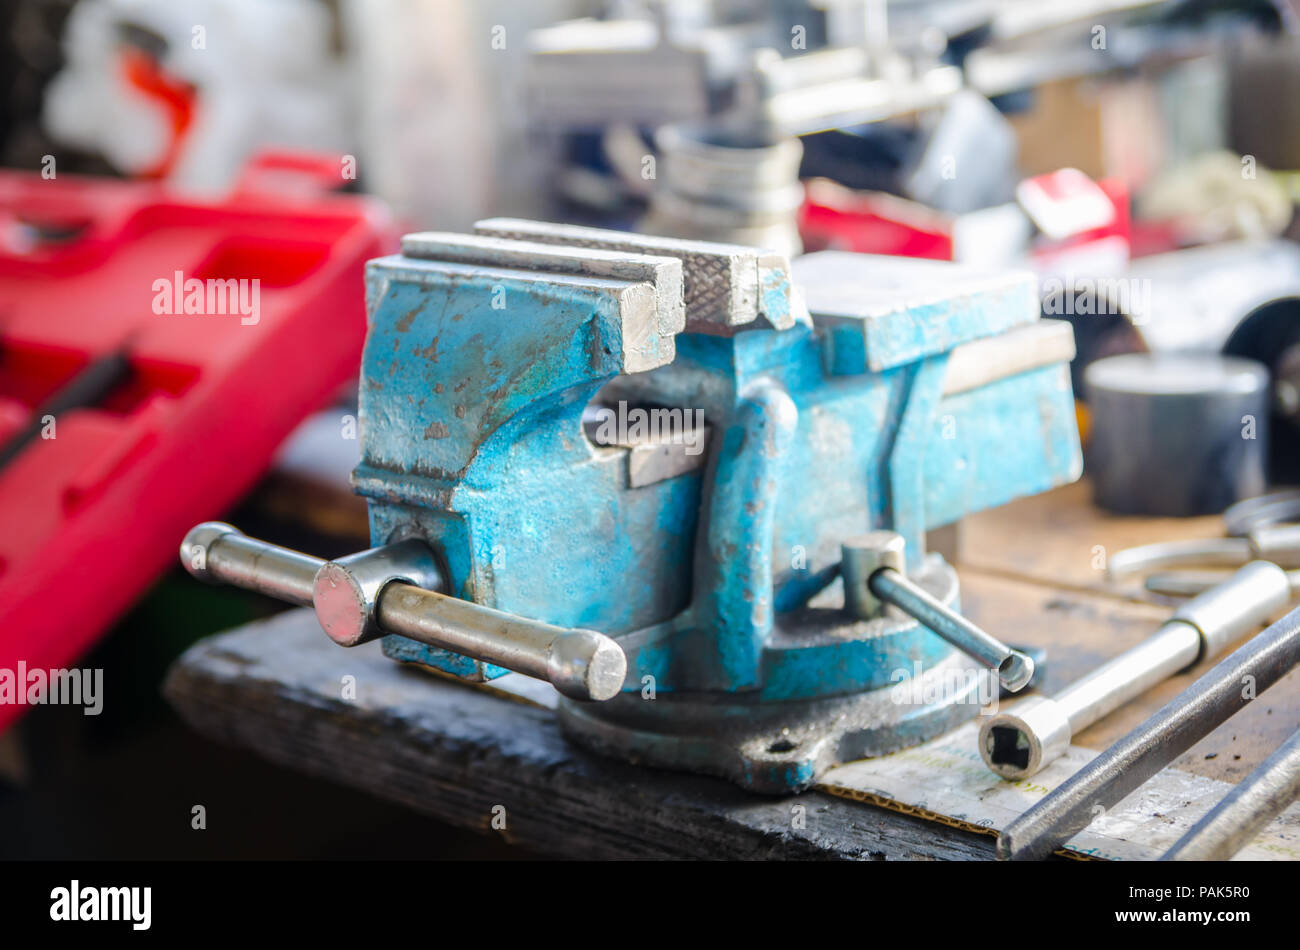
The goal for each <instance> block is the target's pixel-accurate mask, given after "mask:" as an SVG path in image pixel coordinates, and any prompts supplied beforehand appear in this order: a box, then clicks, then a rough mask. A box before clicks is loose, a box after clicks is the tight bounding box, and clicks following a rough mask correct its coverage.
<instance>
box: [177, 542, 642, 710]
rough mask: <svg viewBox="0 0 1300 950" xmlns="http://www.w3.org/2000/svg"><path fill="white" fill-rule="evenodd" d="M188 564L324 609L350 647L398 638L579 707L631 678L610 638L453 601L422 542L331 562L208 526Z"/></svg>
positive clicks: (189, 547) (220, 580) (215, 577)
mask: <svg viewBox="0 0 1300 950" xmlns="http://www.w3.org/2000/svg"><path fill="white" fill-rule="evenodd" d="M180 554H181V563H182V564H184V565H185V569H186V570H187V571H189V572H190V574H192V575H194V576H195V577H196V578H198V579H199V580H201V581H205V582H207V583H211V584H231V585H233V586H235V587H243V588H246V589H248V590H253V591H257V592H259V593H262V594H267V595H269V596H271V597H276V598H278V599H280V600H285V601H288V602H289V603H292V604H299V605H301V606H304V607H313V608H315V610H316V619H317V620H319V621H320V625H321V628H322V629H323V630H324V631H325V633H326V634H327V635H328V636H329V638H330V639H331V640H333V641H334V642H335V643H337V644H339V645H340V646H347V647H351V646H356V645H358V644H360V643H366V642H368V641H370V640H374V639H376V638H378V637H381V636H384V635H386V634H398V635H400V636H404V637H409V638H410V639H412V640H418V641H419V642H421V643H425V644H428V645H429V646H432V647H439V648H441V649H444V650H452V651H454V652H456V653H460V654H462V655H464V656H468V657H472V658H473V659H476V660H482V661H484V662H487V663H492V664H495V665H497V666H501V667H504V668H506V669H508V670H514V671H515V672H517V673H523V674H525V675H527V676H532V677H535V678H537V679H541V680H546V681H547V682H549V683H551V684H552V685H553V686H554V687H555V688H556V689H557V690H559V691H560V692H561V693H563V694H564V695H565V696H568V697H570V698H572V699H578V700H596V701H603V700H607V699H612V698H613V697H614V696H616V695H617V694H618V693H619V692H620V691H621V690H622V688H623V680H624V679H625V677H626V676H627V657H626V655H625V654H624V653H623V650H622V648H621V647H620V646H619V645H618V644H617V643H616V642H615V641H614V640H613V639H612V638H610V637H607V636H605V635H604V634H601V633H596V632H595V631H593V630H574V629H569V628H565V627H556V626H552V625H551V624H547V623H541V622H540V621H537V620H530V619H528V618H526V617H519V616H516V615H514V614H510V613H506V612H504V611H500V610H495V609H493V608H491V607H484V606H482V605H481V604H475V603H472V602H470V601H467V600H461V599H459V598H457V597H450V596H448V595H447V594H445V593H443V592H442V591H441V590H439V589H438V588H442V587H444V586H445V583H446V582H445V579H444V577H443V574H442V572H441V571H440V570H439V569H438V566H437V563H436V561H435V559H434V557H433V552H432V551H431V550H430V548H429V547H428V545H426V544H425V543H424V542H423V541H421V540H418V539H408V540H405V541H398V542H397V543H395V544H389V545H385V546H384V547H379V548H373V549H371V550H369V551H362V552H360V553H358V554H353V555H349V556H348V557H344V558H338V559H336V560H332V561H326V560H323V559H321V558H318V557H312V556H310V555H307V554H301V553H299V552H297V551H292V550H290V549H288V548H282V547H279V546H277V545H274V544H268V543H266V542H265V541H259V540H257V539H255V538H250V537H248V536H247V535H245V534H244V533H243V532H241V531H240V530H239V529H238V528H235V527H233V526H231V525H228V524H225V523H223V522H219V521H205V522H203V523H202V524H200V525H196V526H195V527H194V528H192V529H191V530H190V532H189V533H188V534H187V535H186V536H185V540H184V541H183V542H182V543H181V551H180Z"/></svg>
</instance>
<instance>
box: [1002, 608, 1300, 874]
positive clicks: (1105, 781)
mask: <svg viewBox="0 0 1300 950" xmlns="http://www.w3.org/2000/svg"><path fill="white" fill-rule="evenodd" d="M1297 663H1300V609H1297V610H1293V611H1291V612H1290V613H1289V614H1287V615H1286V616H1285V617H1283V618H1282V619H1281V620H1279V621H1277V622H1276V623H1274V624H1273V625H1272V626H1270V627H1269V628H1268V629H1267V630H1265V631H1264V632H1263V633H1261V634H1259V635H1258V636H1256V637H1255V638H1253V639H1252V640H1251V641H1250V642H1249V643H1247V644H1246V645H1245V646H1243V647H1241V648H1240V649H1238V650H1236V651H1235V652H1233V653H1231V654H1229V655H1228V656H1226V657H1224V659H1223V660H1221V661H1220V662H1219V663H1218V664H1217V665H1216V666H1215V667H1214V668H1213V669H1211V670H1210V671H1209V672H1208V673H1206V674H1205V675H1204V676H1202V677H1201V678H1200V679H1198V680H1197V681H1196V682H1195V683H1193V684H1192V685H1191V686H1190V687H1188V688H1187V689H1186V690H1184V691H1183V692H1182V693H1180V694H1179V695H1178V696H1176V697H1174V699H1172V700H1171V701H1170V702H1168V703H1166V704H1165V705H1164V706H1162V707H1161V708H1160V709H1159V710H1157V711H1156V713H1155V714H1154V715H1152V716H1151V717H1150V718H1149V719H1147V720H1146V722H1144V723H1142V724H1141V725H1140V726H1138V727H1137V728H1136V729H1134V730H1133V731H1132V732H1130V733H1129V734H1128V735H1126V736H1125V737H1124V738H1122V739H1120V740H1119V741H1118V742H1116V743H1115V744H1114V745H1113V746H1111V747H1110V748H1109V749H1107V750H1106V751H1105V752H1103V753H1102V754H1101V755H1099V756H1097V757H1096V758H1095V759H1093V760H1092V761H1091V762H1089V763H1088V764H1087V765H1085V766H1084V767H1083V768H1081V769H1080V770H1079V771H1078V772H1076V773H1075V774H1074V775H1072V776H1070V778H1068V779H1067V780H1066V781H1065V782H1064V783H1063V784H1062V785H1060V786H1059V787H1057V789H1056V790H1055V791H1054V792H1052V793H1051V794H1050V795H1048V796H1047V797H1046V798H1044V799H1042V800H1041V801H1040V802H1038V804H1036V805H1034V806H1033V807H1032V808H1030V809H1029V810H1028V811H1027V812H1025V813H1024V814H1023V815H1021V816H1020V817H1019V818H1017V819H1016V820H1015V821H1013V822H1011V824H1009V825H1007V827H1006V828H1004V829H1003V830H1002V833H1001V834H1000V835H998V846H997V852H998V857H999V858H1004V859H1005V858H1010V859H1013V860H1032V859H1037V858H1044V857H1046V856H1047V855H1049V854H1051V853H1052V852H1053V851H1055V850H1056V849H1057V848H1059V847H1060V846H1061V845H1063V844H1064V843H1065V842H1066V841H1068V840H1069V839H1070V838H1072V837H1074V836H1075V835H1076V834H1078V833H1079V832H1080V831H1082V830H1083V829H1084V828H1086V827H1087V826H1088V825H1089V824H1090V823H1091V822H1092V820H1093V819H1094V818H1096V817H1097V816H1098V815H1099V814H1101V813H1102V812H1103V811H1104V810H1105V809H1107V808H1110V807H1111V806H1112V805H1114V804H1115V803H1116V802H1118V801H1120V800H1121V799H1122V798H1124V797H1125V796H1126V795H1128V794H1129V793H1130V792H1132V791H1133V790H1134V789H1135V788H1137V787H1138V786H1140V785H1141V784H1142V783H1144V782H1145V781H1146V780H1147V779H1149V778H1150V777H1151V776H1152V775H1154V774H1155V773H1156V772H1158V771H1160V770H1161V769H1162V768H1164V767H1165V766H1166V765H1168V764H1169V763H1170V762H1172V761H1173V760H1174V759H1175V758H1177V757H1178V756H1179V755H1181V754H1182V753H1183V752H1185V751H1187V749H1189V748H1191V746H1193V745H1194V744H1195V743H1197V742H1198V741H1200V740H1201V739H1202V738H1204V737H1205V736H1206V735H1208V734H1209V733H1210V732H1212V731H1213V730H1214V729H1215V728H1216V727H1217V726H1219V725H1220V724H1222V723H1223V722H1225V721H1226V720H1227V719H1229V718H1230V717H1231V716H1232V715H1234V714H1235V713H1236V712H1238V711H1239V710H1240V709H1242V708H1243V707H1244V706H1246V704H1247V703H1249V702H1250V701H1251V700H1252V699H1254V697H1255V696H1257V695H1258V694H1260V693H1262V692H1263V691H1264V690H1266V689H1268V688H1269V687H1270V686H1272V685H1273V684H1274V683H1276V682H1277V681H1278V680H1279V679H1281V678H1282V677H1283V676H1285V675H1286V674H1287V672H1288V671H1289V670H1290V669H1291V668H1292V667H1294V666H1295V665H1296V664H1297Z"/></svg>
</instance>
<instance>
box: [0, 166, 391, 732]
mask: <svg viewBox="0 0 1300 950" xmlns="http://www.w3.org/2000/svg"><path fill="white" fill-rule="evenodd" d="M340 167H341V166H340V164H339V163H338V160H337V159H336V158H330V157H320V158H318V157H312V156H299V155H287V154H279V155H273V156H263V157H262V158H260V159H258V160H256V161H255V162H253V163H252V164H251V165H250V167H249V168H248V170H247V172H246V174H245V176H244V178H243V179H242V180H241V183H240V185H239V186H238V187H237V188H236V189H235V190H234V191H233V192H232V193H231V194H230V195H229V196H227V197H226V198H224V199H222V200H216V201H211V202H204V201H195V200H190V199H187V198H181V197H179V196H176V195H173V194H170V193H169V192H168V191H167V190H166V188H165V187H164V186H162V185H159V184H156V183H140V182H119V181H111V180H104V181H99V180H88V179H80V180H78V179H72V178H65V177H63V176H59V177H58V178H56V179H52V180H46V179H43V178H42V177H41V176H40V175H38V174H30V173H21V172H0V445H2V444H4V443H7V442H10V441H11V440H12V438H13V436H14V435H15V434H16V433H18V432H19V430H21V429H22V428H23V427H24V425H26V424H27V423H28V421H29V420H30V419H31V418H32V414H33V411H34V409H35V408H36V407H38V406H41V405H43V404H45V403H46V401H47V400H48V399H49V398H50V397H51V395H52V394H54V393H56V392H57V391H59V390H60V389H61V388H62V387H66V385H67V383H68V382H69V381H70V380H72V379H73V378H74V377H75V376H76V375H77V374H78V373H80V372H81V371H82V370H83V369H84V368H85V367H87V366H89V365H90V364H91V363H92V362H94V361H97V360H102V359H103V358H104V357H106V356H111V355H112V354H115V353H121V352H124V353H125V355H126V357H127V367H128V369H127V371H126V374H125V376H124V377H123V378H122V379H121V381H120V382H119V383H118V384H117V385H115V386H114V387H113V388H112V389H111V390H108V391H106V393H105V394H104V395H103V397H102V399H99V400H97V401H96V402H95V403H94V404H93V405H88V406H86V407H84V408H77V409H70V410H68V411H66V412H62V413H60V414H58V415H57V416H55V417H54V422H53V426H52V427H49V426H45V427H43V431H42V433H41V435H40V436H38V437H35V438H32V439H31V440H30V441H29V442H28V443H27V444H26V446H25V448H23V449H22V450H21V452H20V453H19V454H17V455H16V456H15V457H14V458H13V459H12V460H11V461H9V463H8V464H6V465H5V466H4V467H3V468H2V469H0V669H8V670H15V669H17V664H18V663H19V662H20V661H21V662H22V663H24V664H25V665H26V668H27V669H29V670H31V669H46V670H48V669H56V668H61V667H64V666H67V665H69V664H72V663H73V662H74V661H75V660H76V658H77V657H78V655H79V654H80V653H81V652H82V651H83V650H84V649H85V648H86V647H87V646H89V645H90V644H91V643H92V642H93V641H94V640H95V638H96V637H97V636H98V635H99V634H100V633H102V632H103V631H104V630H105V628H106V627H107V626H108V625H109V624H110V623H111V622H112V620H113V619H114V618H115V617H116V616H117V615H118V614H120V613H121V612H122V611H123V610H124V609H125V608H127V607H128V606H130V604H131V603H132V602H133V601H134V600H135V598H137V597H138V596H139V595H140V594H141V593H142V592H143V591H144V590H145V589H146V588H147V586H148V585H149V583H150V582H151V581H152V580H153V579H154V578H155V577H156V576H157V575H158V573H159V572H160V571H162V570H163V569H165V568H166V567H167V566H168V565H169V564H170V563H172V562H173V561H174V560H175V558H176V552H177V546H178V544H179V543H180V539H181V538H182V536H183V535H184V534H185V531H186V530H187V529H188V528H190V527H191V526H192V525H193V524H195V523H196V522H198V521H202V520H204V519H206V518H211V517H215V516H218V515H220V514H221V513H222V512H223V511H224V510H226V509H227V508H228V507H229V506H230V505H231V504H232V503H233V502H235V501H236V500H237V499H238V498H239V497H240V495H241V494H243V493H244V492H246V491H247V490H248V489H249V487H250V486H251V485H252V484H253V483H254V481H255V480H256V479H257V477H258V475H259V474H260V473H261V472H262V471H263V470H264V469H265V468H266V466H267V465H268V463H269V461H270V460H271V458H272V455H273V453H274V452H275V450H276V448H277V447H278V446H279V444H280V443H281V441H282V440H283V439H284V437H285V436H286V435H287V434H288V433H289V432H290V431H291V430H292V429H293V427H294V426H295V425H296V424H297V423H298V422H299V421H301V420H302V419H303V417H304V416H306V415H307V414H308V413H309V412H311V411H312V410H314V409H316V408H319V407H320V406H321V405H322V404H323V403H324V402H325V401H326V400H328V398H329V397H330V396H331V395H332V394H334V393H335V392H337V390H338V388H339V387H340V386H341V385H342V384H343V383H344V382H346V381H347V379H348V378H350V377H351V376H352V375H353V374H355V373H356V370H357V366H358V363H359V358H360V352H361V345H362V342H363V338H364V335H365V307H364V284H363V273H364V266H365V262H366V260H368V259H369V258H372V257H375V256H377V255H380V254H384V253H388V252H389V251H390V250H391V249H392V248H393V247H395V245H396V237H397V235H396V229H395V227H394V226H393V224H392V222H391V221H390V219H389V217H388V215H387V213H386V212H385V210H384V209H383V207H382V205H380V204H379V203H377V202H375V201H374V200H372V199H367V198H363V197H360V196H354V195H342V194H331V193H329V191H328V190H327V189H328V187H329V186H337V185H338V184H339V183H340V182H339V173H338V170H339V168H340ZM195 281H197V283H194V282H195ZM231 281H233V282H234V283H230V282H231ZM178 285H179V287H180V288H181V291H182V292H181V295H180V296H179V298H178V297H177V295H176V293H175V289H176V287H177V286H178ZM196 289H197V290H199V291H200V295H199V296H198V297H194V296H193V295H192V294H193V291H195V290H196ZM210 289H211V290H210ZM232 294H233V296H232ZM241 294H242V296H240V295H241ZM178 300H179V302H180V303H181V307H180V309H181V310H185V309H187V303H188V304H190V306H189V308H188V309H200V310H202V311H203V312H199V313H184V312H182V313H170V314H169V313H167V312H166V311H167V310H169V309H170V310H173V311H174V310H176V309H177V308H176V306H175V304H176V303H177V301H178ZM223 310H224V311H226V312H224V313H223V312H221V311H223ZM230 311H234V312H233V313H232V312H230ZM50 436H52V437H50ZM25 708H26V707H25V706H22V705H12V704H0V728H2V727H3V726H4V725H5V724H6V723H7V722H9V721H10V720H12V719H13V718H15V717H16V715H17V714H18V713H20V712H21V711H22V710H23V709H25Z"/></svg>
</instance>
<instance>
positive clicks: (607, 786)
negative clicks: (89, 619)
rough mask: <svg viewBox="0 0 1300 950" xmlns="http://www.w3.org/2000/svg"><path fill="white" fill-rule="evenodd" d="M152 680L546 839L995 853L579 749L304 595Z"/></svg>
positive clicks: (459, 809)
mask: <svg viewBox="0 0 1300 950" xmlns="http://www.w3.org/2000/svg"><path fill="white" fill-rule="evenodd" d="M344 677H354V681H353V682H354V683H355V688H356V698H355V699H352V700H348V699H344V698H343V687H344ZM165 691H166V694H167V697H168V699H169V700H170V701H171V703H172V704H173V705H174V706H175V707H176V709H177V710H178V711H179V712H180V713H181V715H182V716H184V718H185V719H186V720H187V721H188V722H189V723H190V724H191V725H192V726H193V727H194V728H196V729H197V730H199V731H200V732H202V733H204V734H206V735H209V736H211V737H213V738H215V739H218V740H221V741H224V742H228V743H231V744H235V745H238V746H243V747H246V748H249V749H252V750H253V751H255V752H257V753H259V754H260V755H262V756H264V757H265V758H267V759H270V760H271V761H273V762H277V763H279V764H282V765H285V766H288V767H290V768H294V769H298V770H301V771H304V772H307V773H309V774H313V775H318V776H320V777H322V778H326V779H330V780H332V781H337V782H342V783H344V784H347V785H352V786H355V787H358V788H361V789H364V790H366V791H369V792H371V793H373V794H375V795H377V796H380V797H383V798H387V799H391V800H394V801H397V802H400V803H403V804H405V805H408V806H410V807H411V808H413V809H416V810H417V811H421V812H424V813H426V814H430V815H433V816H435V817H437V818H440V819H442V820H444V821H446V822H448V823H449V824H452V825H456V826H460V827H467V828H475V829H480V830H482V831H484V832H486V833H501V834H504V835H505V837H506V838H507V839H509V840H511V841H515V842H519V843H521V844H524V845H527V846H528V847H531V848H533V849H535V850H538V851H542V852H545V853H549V854H555V855H564V856H570V857H578V858H615V859H618V858H624V859H626V858H730V859H764V858H783V859H792V858H793V859H812V858H823V859H827V858H828V859H841V860H870V859H900V858H901V859H956V860H962V859H988V858H991V857H992V853H993V850H992V849H993V839H992V838H991V837H987V836H983V835H976V834H972V833H969V832H966V831H960V830H958V829H953V828H947V827H944V826H940V825H935V824H932V823H930V822H927V821H924V820H922V819H918V818H914V817H911V816H906V815H899V814H894V813H892V812H889V811H886V810H884V809H881V808H876V807H873V806H870V805H865V804H861V803H858V802H851V801H847V800H844V799H839V798H835V797H833V796H829V795H824V794H821V793H817V792H812V793H807V794H804V795H799V796H793V797H790V798H785V799H772V798H764V797H759V796H755V795H750V794H748V793H746V792H744V791H742V790H741V789H739V788H736V787H734V786H732V785H730V784H729V783H726V782H722V781H719V780H714V779H709V778H704V777H700V776H690V775H680V774H675V773H669V772H662V771H656V770H652V769H646V768H639V767H636V766H631V765H626V764H623V763H620V762H616V761H613V760H610V759H606V758H603V757H600V756H596V755H593V754H590V753H587V752H585V751H583V750H581V749H579V748H577V747H576V746H574V745H572V744H571V743H569V742H567V741H566V740H565V739H564V737H563V736H562V735H561V734H560V731H559V728H558V726H557V725H556V723H555V721H554V719H553V717H552V714H551V713H550V712H549V711H548V710H546V709H542V708H539V707H536V706H532V705H529V704H526V703H522V702H516V701H512V700H509V699H504V698H502V697H500V696H498V695H494V694H491V693H488V692H485V691H482V690H478V689H475V688H472V687H469V686H465V685H462V684H458V683H452V682H447V681H444V680H441V679H438V678H435V677H432V676H429V675H428V674H425V673H422V672H420V671H418V670H412V669H407V668H403V667H401V666H399V665H398V664H396V663H394V662H392V661H391V660H388V659H386V658H385V657H384V656H383V655H382V654H381V653H380V651H379V647H378V644H367V645H365V646H362V647H357V648H355V649H353V650H341V649H339V648H337V647H335V646H333V645H332V644H330V643H328V642H327V641H326V640H325V639H324V638H323V637H322V636H321V633H320V630H319V628H318V626H317V624H316V620H315V617H314V616H313V615H312V613H311V612H310V611H306V610H295V611H289V612H287V613H284V614H280V615H278V616H276V617H274V618H272V619H270V620H268V621H263V622H260V623H256V624H250V625H248V626H246V627H242V628H239V629H237V630H235V631H232V632H229V633H225V634H220V635H218V636H215V637H211V638H209V639H207V640H205V641H204V642H202V643H200V644H198V645H197V646H195V647H193V648H192V649H191V650H189V651H188V652H187V653H186V654H185V655H184V656H183V657H181V659H180V660H179V661H178V662H177V663H176V665H175V666H174V667H173V669H172V671H171V673H170V674H169V676H168V679H167V682H166V686H165ZM497 805H501V806H504V808H505V817H506V828H505V830H504V832H502V831H496V830H493V829H492V818H493V808H494V806H497ZM796 806H802V808H803V811H802V813H800V812H798V811H797V810H796ZM796 818H802V822H800V821H796ZM801 824H802V827H801V826H800V825H801Z"/></svg>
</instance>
